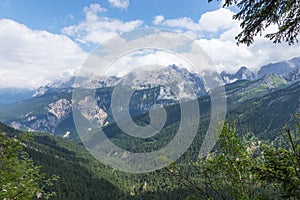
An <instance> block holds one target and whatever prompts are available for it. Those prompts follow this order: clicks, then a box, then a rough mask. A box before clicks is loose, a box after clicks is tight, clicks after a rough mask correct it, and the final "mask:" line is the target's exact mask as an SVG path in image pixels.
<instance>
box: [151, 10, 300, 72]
mask: <svg viewBox="0 0 300 200" xmlns="http://www.w3.org/2000/svg"><path fill="white" fill-rule="evenodd" d="M233 15H234V13H233V12H232V11H230V10H229V9H225V8H220V9H218V10H215V11H212V12H206V13H204V14H203V15H202V16H201V17H200V19H199V20H198V22H195V21H193V20H192V19H190V18H187V17H182V18H176V19H165V18H164V17H163V16H161V15H158V16H156V17H154V20H153V24H155V25H160V26H162V27H167V28H172V29H175V30H177V31H179V32H181V33H183V34H185V35H187V36H189V37H190V38H193V39H195V40H196V42H197V43H198V44H200V46H201V47H202V48H203V49H204V51H206V53H207V54H208V55H209V57H210V58H211V59H212V61H213V62H214V63H215V65H216V67H217V69H218V71H219V72H220V71H222V70H226V71H230V72H234V71H236V70H238V69H239V68H240V67H241V66H247V67H249V68H252V69H254V70H257V69H258V68H259V67H261V66H263V65H265V64H268V63H271V62H278V61H283V60H288V59H291V58H293V57H296V56H300V52H299V47H300V44H299V43H297V44H295V45H292V46H288V45H287V44H285V43H282V44H273V43H272V42H271V41H270V40H268V39H266V38H263V37H256V38H255V42H254V44H253V45H251V46H250V47H247V46H246V45H240V46H237V45H236V41H235V39H234V38H235V36H236V35H237V34H238V33H239V32H240V31H241V28H240V27H239V22H238V21H236V20H233V19H232V16H233ZM272 31H274V27H270V28H269V29H268V30H266V33H267V32H272ZM204 36H205V37H204Z"/></svg>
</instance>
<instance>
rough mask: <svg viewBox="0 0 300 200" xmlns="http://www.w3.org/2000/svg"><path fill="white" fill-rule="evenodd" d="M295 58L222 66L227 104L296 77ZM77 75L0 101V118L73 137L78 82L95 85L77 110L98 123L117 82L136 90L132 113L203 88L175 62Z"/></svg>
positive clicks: (103, 121) (104, 119)
mask: <svg viewBox="0 0 300 200" xmlns="http://www.w3.org/2000/svg"><path fill="white" fill-rule="evenodd" d="M298 61H299V59H298V58H295V59H292V62H293V63H294V68H293V70H292V71H290V72H288V73H285V74H282V75H278V74H276V73H271V74H267V75H265V76H263V77H261V78H257V76H256V75H255V73H254V72H252V71H250V70H249V69H247V68H246V67H242V68H241V69H240V70H238V71H237V72H236V73H234V74H229V73H226V72H223V73H222V74H221V76H222V78H223V80H224V83H225V84H226V83H227V84H226V86H225V88H226V94H227V102H228V104H236V105H238V104H240V103H242V102H245V101H249V100H251V99H255V98H260V97H262V96H264V95H267V94H269V93H272V92H274V91H277V90H280V89H284V88H286V87H288V86H289V85H291V84H293V83H295V82H297V81H299V80H300V79H299V78H300V73H299V72H300V71H299V63H298ZM275 70H276V69H275ZM270 72H271V71H270ZM79 79H80V81H79V82H80V84H81V85H78V84H79V82H75V77H71V78H69V79H66V80H59V81H55V82H53V83H51V84H48V85H46V86H44V87H40V88H39V89H38V90H37V91H36V93H35V95H33V97H32V98H30V99H27V100H23V101H20V102H15V103H12V104H9V105H8V106H0V121H3V122H5V123H6V124H8V125H10V126H13V127H15V128H18V129H22V130H30V131H41V132H49V133H53V134H56V135H60V136H65V137H70V138H74V137H75V138H76V137H77V136H76V128H75V126H74V122H73V118H72V103H71V102H72V91H73V88H77V87H79V86H80V87H83V88H86V89H92V88H93V89H96V94H95V99H96V100H97V105H98V107H97V109H96V110H93V111H91V112H90V111H87V112H84V113H82V114H83V116H84V117H85V118H87V119H92V120H96V121H97V122H98V123H99V124H100V125H101V126H107V125H109V124H112V123H114V118H113V116H112V109H111V98H112V92H113V90H114V88H115V87H116V86H117V85H123V87H124V88H125V89H126V88H128V89H130V88H133V89H135V90H136V91H135V92H134V93H133V95H132V97H131V99H130V105H129V112H130V114H131V116H133V117H136V116H139V115H142V114H145V113H148V112H149V110H150V108H151V107H152V106H153V105H154V104H160V105H163V106H170V105H174V104H177V103H178V101H179V100H184V101H189V100H190V99H193V95H194V94H193V93H195V95H196V97H205V96H207V94H208V90H207V88H206V87H205V84H204V82H203V79H202V78H201V76H200V75H199V74H197V73H194V72H190V71H188V70H187V69H185V68H179V67H177V66H175V65H170V66H167V67H165V68H162V69H156V70H150V69H145V70H139V71H132V72H131V73H128V74H127V75H125V76H123V77H115V76H110V77H96V76H91V78H90V79H86V78H82V77H79ZM231 82H233V83H231ZM229 83H231V84H229ZM92 100H93V99H90V98H85V99H83V100H82V102H80V103H81V105H90V104H91V102H92ZM204 109H206V108H204Z"/></svg>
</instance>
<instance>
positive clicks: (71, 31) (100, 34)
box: [62, 4, 143, 44]
mask: <svg viewBox="0 0 300 200" xmlns="http://www.w3.org/2000/svg"><path fill="white" fill-rule="evenodd" d="M95 7H96V8H95ZM103 9H104V8H102V7H101V6H100V5H99V4H92V5H90V6H89V7H85V8H84V13H85V14H86V18H85V20H84V21H82V22H81V23H79V24H77V25H73V26H68V27H65V28H64V29H63V30H62V32H63V33H64V34H66V35H68V36H70V37H73V38H74V39H75V40H76V41H78V42H80V43H82V44H88V43H103V42H104V41H106V40H108V39H110V38H112V37H114V36H116V35H118V34H120V33H122V32H127V31H131V30H133V29H135V28H137V27H139V26H141V25H142V24H143V21H141V20H133V21H127V22H123V21H121V20H118V19H114V18H109V17H104V16H100V15H99V14H101V13H102V12H103V11H105V10H103Z"/></svg>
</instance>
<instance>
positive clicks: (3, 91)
mask: <svg viewBox="0 0 300 200" xmlns="http://www.w3.org/2000/svg"><path fill="white" fill-rule="evenodd" d="M33 94H34V90H30V89H21V88H0V104H9V103H13V102H17V101H21V100H25V99H29V98H30V97H31V96H32V95H33Z"/></svg>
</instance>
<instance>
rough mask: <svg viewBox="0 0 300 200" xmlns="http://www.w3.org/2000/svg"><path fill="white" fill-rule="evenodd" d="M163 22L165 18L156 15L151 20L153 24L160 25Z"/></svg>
mask: <svg viewBox="0 0 300 200" xmlns="http://www.w3.org/2000/svg"><path fill="white" fill-rule="evenodd" d="M164 20H165V17H164V16H163V15H157V16H155V17H154V19H153V24H155V25H160V24H161V23H162V22H163V21H164Z"/></svg>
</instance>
